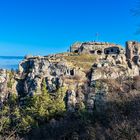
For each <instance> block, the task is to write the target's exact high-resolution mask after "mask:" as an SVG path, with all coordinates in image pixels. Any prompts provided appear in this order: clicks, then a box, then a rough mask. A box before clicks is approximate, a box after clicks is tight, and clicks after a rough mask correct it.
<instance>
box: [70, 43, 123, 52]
mask: <svg viewBox="0 0 140 140" xmlns="http://www.w3.org/2000/svg"><path fill="white" fill-rule="evenodd" d="M70 52H74V53H79V54H97V55H104V54H121V53H124V49H123V48H122V47H121V46H120V45H118V44H113V43H108V42H84V43H75V44H74V45H72V46H71V47H70Z"/></svg>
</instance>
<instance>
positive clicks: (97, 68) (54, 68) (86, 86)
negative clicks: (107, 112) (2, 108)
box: [0, 43, 140, 111]
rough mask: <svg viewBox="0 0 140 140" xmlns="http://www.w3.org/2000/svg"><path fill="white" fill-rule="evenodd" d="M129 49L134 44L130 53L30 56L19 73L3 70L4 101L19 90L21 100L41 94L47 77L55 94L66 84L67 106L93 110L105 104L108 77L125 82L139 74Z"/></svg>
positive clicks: (20, 66) (0, 81)
mask: <svg viewBox="0 0 140 140" xmlns="http://www.w3.org/2000/svg"><path fill="white" fill-rule="evenodd" d="M135 44H136V43H135ZM135 48H136V47H133V48H131V49H135ZM87 49H88V48H87ZM129 50H130V46H129V47H127V52H128V54H127V55H126V54H125V53H120V54H115V55H112V54H106V55H105V54H104V55H100V56H99V55H96V54H94V55H93V54H77V53H74V52H70V53H62V54H56V55H49V56H44V57H40V56H33V57H32V56H31V57H26V58H25V59H24V60H23V61H22V62H21V63H20V64H19V70H18V72H17V73H16V72H9V71H6V70H1V71H0V90H1V101H3V100H4V99H6V98H7V97H8V95H9V94H11V93H12V94H13V93H14V94H17V95H18V96H19V97H20V100H21V102H22V100H23V99H24V97H26V96H34V95H35V94H41V90H42V83H43V81H44V80H45V83H46V88H47V90H48V92H49V93H50V94H51V95H52V96H56V94H57V91H58V90H59V89H60V88H61V87H65V89H66V93H65V99H66V100H65V101H66V108H67V110H69V111H75V110H76V109H77V108H79V106H81V105H82V106H83V107H86V108H87V109H88V110H89V111H93V109H94V107H95V105H96V106H104V105H102V104H104V103H105V100H106V96H107V94H108V93H109V87H110V85H109V84H108V83H107V82H105V80H110V81H111V80H115V79H116V80H117V79H120V81H122V82H123V81H125V80H126V79H128V78H133V77H135V76H139V69H140V67H139V65H138V64H137V63H133V62H131V61H132V60H130V59H129V60H128V58H129V57H127V56H128V55H129V54H130V51H129ZM130 64H131V65H130ZM123 88H126V87H124V86H122V87H120V89H121V90H122V91H123V90H124V89H123ZM96 108H98V107H96Z"/></svg>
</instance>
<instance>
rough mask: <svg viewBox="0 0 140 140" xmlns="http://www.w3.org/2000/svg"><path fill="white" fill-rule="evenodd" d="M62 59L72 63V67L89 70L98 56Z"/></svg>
mask: <svg viewBox="0 0 140 140" xmlns="http://www.w3.org/2000/svg"><path fill="white" fill-rule="evenodd" d="M64 58H65V59H66V60H67V61H68V62H71V63H73V65H74V66H77V67H80V68H83V69H86V70H89V69H90V68H91V66H92V65H93V63H94V62H96V60H97V58H98V56H96V55H90V54H81V55H72V56H64Z"/></svg>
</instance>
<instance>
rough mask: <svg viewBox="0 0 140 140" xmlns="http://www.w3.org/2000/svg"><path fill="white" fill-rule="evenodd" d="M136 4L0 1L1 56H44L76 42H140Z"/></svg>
mask: <svg viewBox="0 0 140 140" xmlns="http://www.w3.org/2000/svg"><path fill="white" fill-rule="evenodd" d="M136 1H137V0H136ZM136 5H137V4H136V2H135V0H1V1H0V55H20V56H22V55H26V54H33V55H47V54H49V53H56V52H63V51H67V49H68V48H69V46H70V45H71V44H72V43H74V42H76V41H91V40H95V34H96V33H97V32H98V33H99V40H100V41H107V42H114V43H118V44H122V45H124V44H125V41H126V40H137V41H139V40H140V35H136V34H135V32H136V30H137V26H138V25H139V24H140V21H139V17H135V16H133V15H132V13H131V12H130V9H132V8H134V7H135V6H136Z"/></svg>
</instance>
